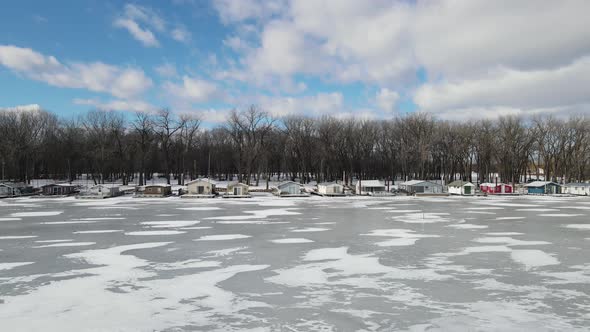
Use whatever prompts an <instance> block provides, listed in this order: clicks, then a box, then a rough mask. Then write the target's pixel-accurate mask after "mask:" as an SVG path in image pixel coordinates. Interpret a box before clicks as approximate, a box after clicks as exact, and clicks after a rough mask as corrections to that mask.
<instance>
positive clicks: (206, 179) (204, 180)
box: [186, 178, 217, 185]
mask: <svg viewBox="0 0 590 332" xmlns="http://www.w3.org/2000/svg"><path fill="white" fill-rule="evenodd" d="M195 182H207V183H211V184H217V182H216V181H213V180H211V179H208V178H201V179H194V180H192V181H189V182H187V183H186V184H187V185H188V184H191V183H195Z"/></svg>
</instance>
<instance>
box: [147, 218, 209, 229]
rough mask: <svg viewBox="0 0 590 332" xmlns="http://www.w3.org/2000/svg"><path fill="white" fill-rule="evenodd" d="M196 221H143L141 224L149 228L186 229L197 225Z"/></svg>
mask: <svg viewBox="0 0 590 332" xmlns="http://www.w3.org/2000/svg"><path fill="white" fill-rule="evenodd" d="M199 223H200V221H198V220H167V221H144V222H142V223H141V224H142V225H145V226H150V227H151V228H174V227H188V226H193V225H196V224H199Z"/></svg>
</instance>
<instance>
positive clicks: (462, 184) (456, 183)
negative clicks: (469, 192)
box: [448, 180, 475, 187]
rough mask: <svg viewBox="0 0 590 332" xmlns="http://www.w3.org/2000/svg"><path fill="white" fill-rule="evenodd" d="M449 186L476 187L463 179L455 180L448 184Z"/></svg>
mask: <svg viewBox="0 0 590 332" xmlns="http://www.w3.org/2000/svg"><path fill="white" fill-rule="evenodd" d="M448 186H449V187H464V186H469V187H475V185H474V184H473V183H471V182H469V181H462V180H457V181H453V182H451V183H449V184H448Z"/></svg>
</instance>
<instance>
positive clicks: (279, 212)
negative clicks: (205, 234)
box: [207, 208, 300, 220]
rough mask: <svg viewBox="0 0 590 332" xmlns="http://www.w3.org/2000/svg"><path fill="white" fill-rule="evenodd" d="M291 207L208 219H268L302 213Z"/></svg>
mask: <svg viewBox="0 0 590 332" xmlns="http://www.w3.org/2000/svg"><path fill="white" fill-rule="evenodd" d="M289 210H290V209H289V208H287V209H268V210H254V211H244V212H245V213H248V215H241V216H219V217H209V218H207V219H217V220H242V219H243V220H247V219H266V218H268V217H270V216H293V215H298V214H300V213H299V212H294V211H289Z"/></svg>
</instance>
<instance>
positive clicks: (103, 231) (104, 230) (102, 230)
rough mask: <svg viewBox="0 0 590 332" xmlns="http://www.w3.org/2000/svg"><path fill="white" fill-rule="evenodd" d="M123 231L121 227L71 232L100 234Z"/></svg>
mask: <svg viewBox="0 0 590 332" xmlns="http://www.w3.org/2000/svg"><path fill="white" fill-rule="evenodd" d="M118 232H123V230H122V229H99V230H94V231H76V232H72V233H73V234H102V233H118Z"/></svg>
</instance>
